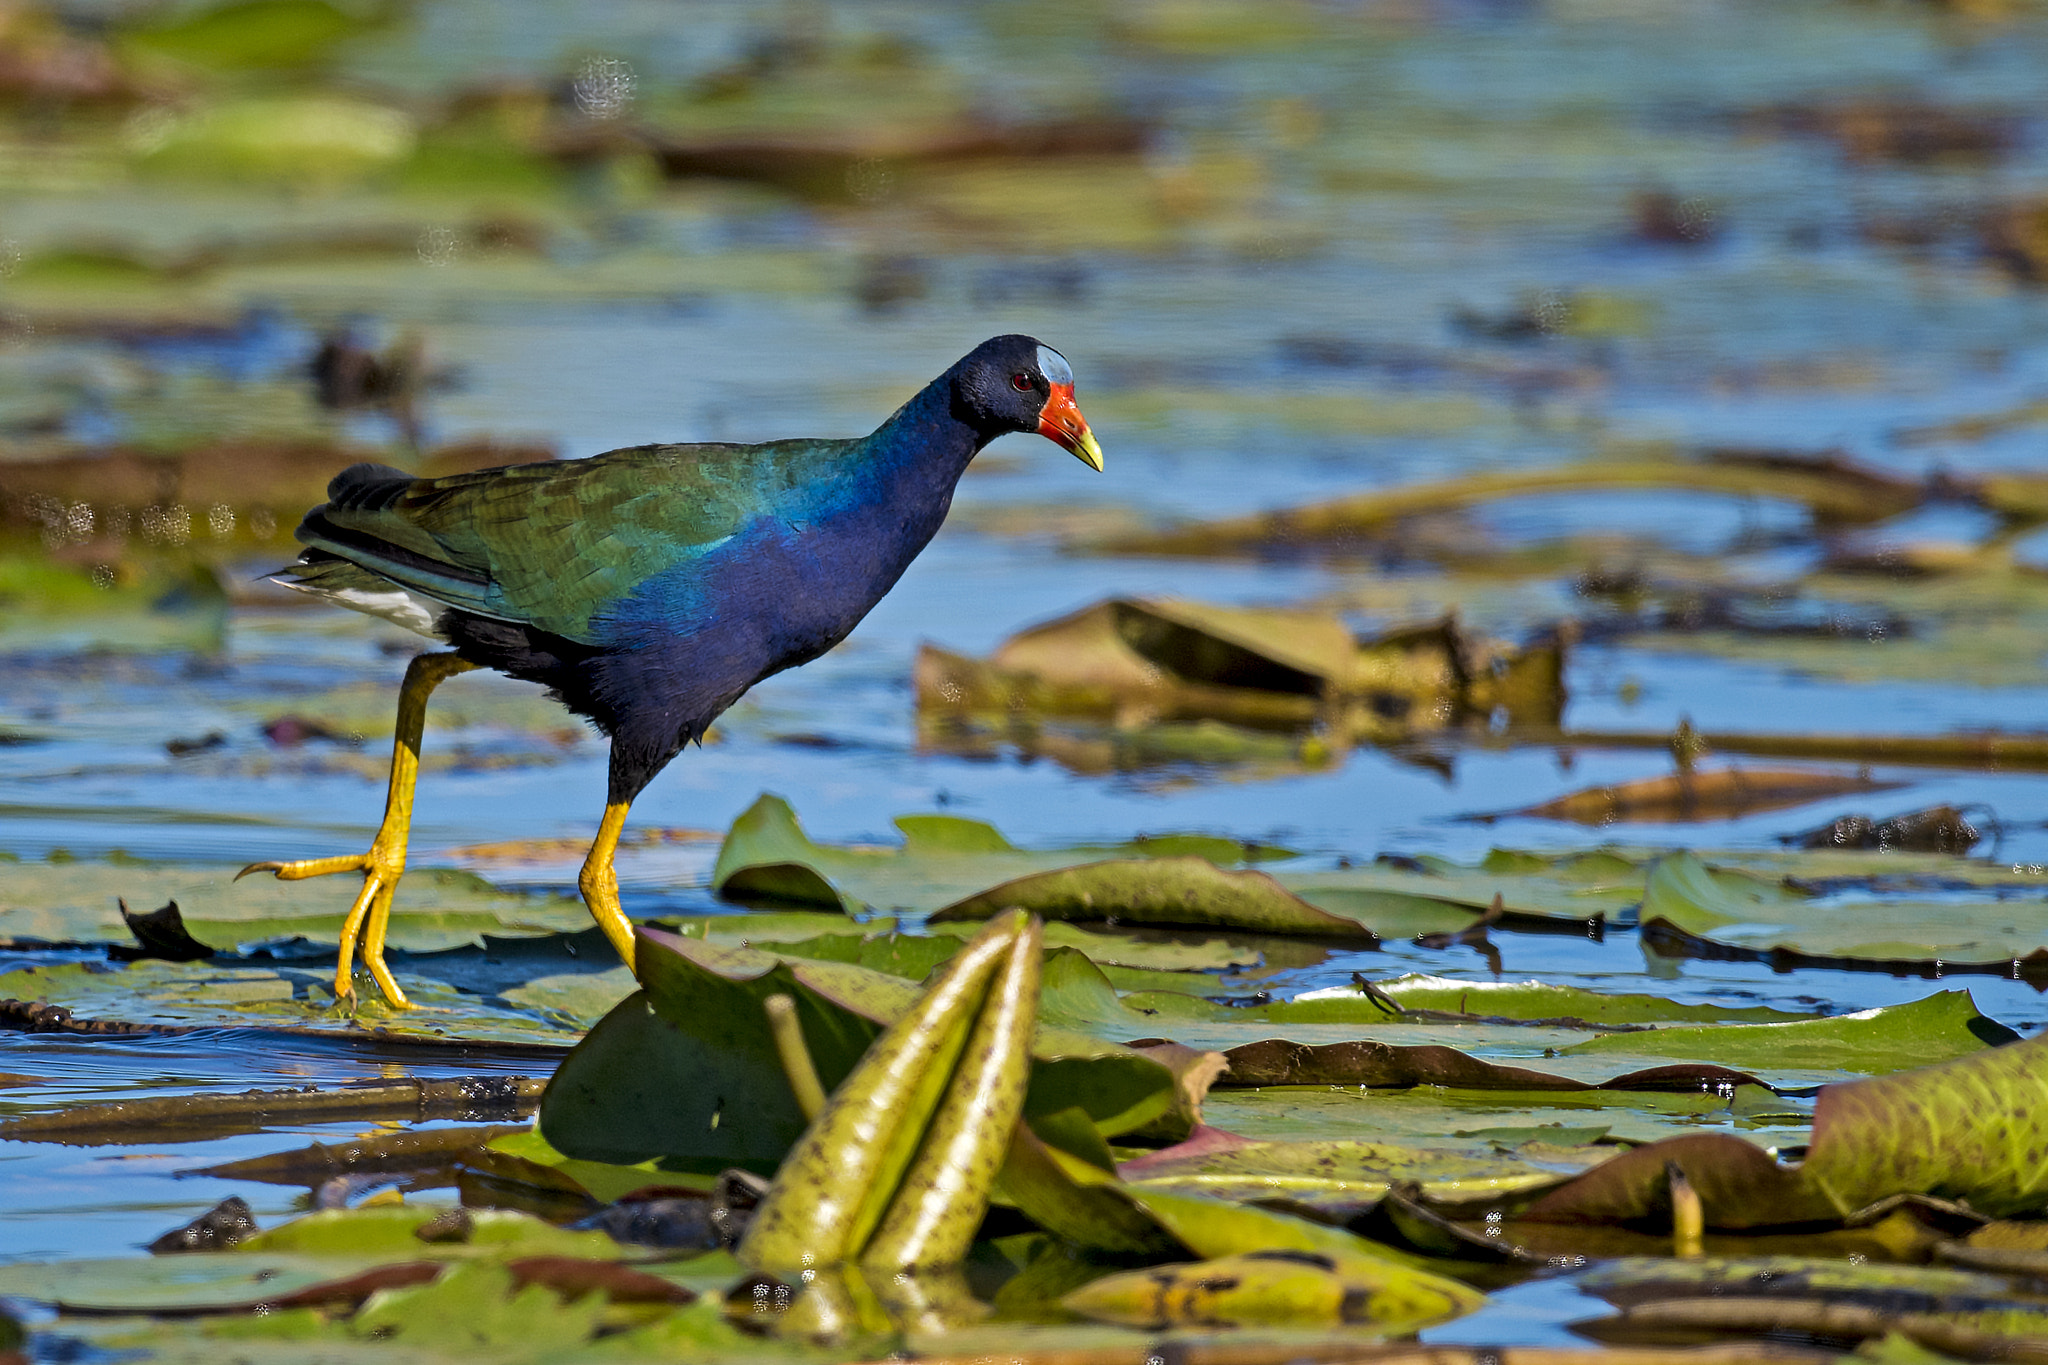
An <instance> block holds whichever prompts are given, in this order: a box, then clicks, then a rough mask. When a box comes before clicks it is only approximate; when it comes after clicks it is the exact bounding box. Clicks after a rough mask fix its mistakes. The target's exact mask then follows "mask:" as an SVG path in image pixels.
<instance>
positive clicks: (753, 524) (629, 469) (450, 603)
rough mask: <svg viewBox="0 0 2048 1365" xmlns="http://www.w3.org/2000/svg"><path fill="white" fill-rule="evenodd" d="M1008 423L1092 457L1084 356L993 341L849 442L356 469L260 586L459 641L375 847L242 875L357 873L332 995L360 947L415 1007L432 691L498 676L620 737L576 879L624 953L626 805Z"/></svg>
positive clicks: (835, 606)
mask: <svg viewBox="0 0 2048 1365" xmlns="http://www.w3.org/2000/svg"><path fill="white" fill-rule="evenodd" d="M1010 432H1037V433H1039V434H1040V435H1042V436H1045V437H1047V438H1048V439H1050V440H1052V441H1053V442H1055V443H1056V444H1058V445H1060V446H1063V447H1064V448H1065V449H1067V450H1068V451H1070V452H1072V453H1073V454H1074V455H1075V456H1076V457H1077V458H1079V459H1080V460H1081V461H1082V462H1083V463H1084V464H1086V465H1088V466H1089V467H1090V468H1092V469H1094V470H1095V471H1096V472H1098V473H1099V472H1101V471H1102V468H1103V461H1102V447H1101V446H1100V445H1099V444H1098V443H1097V441H1096V438H1095V435H1094V433H1093V432H1092V431H1091V430H1090V428H1089V426H1088V422H1087V419H1086V418H1084V417H1083V416H1082V415H1081V410H1080V408H1079V407H1078V406H1076V404H1075V401H1074V372H1073V367H1072V366H1071V365H1070V364H1069V363H1068V362H1067V359H1066V357H1065V356H1063V355H1061V354H1060V353H1059V352H1058V351H1056V350H1054V349H1053V348H1052V347H1050V346H1047V345H1046V344H1044V343H1043V342H1041V341H1038V340H1037V339H1036V338H1033V337H1029V336H1021V335H1009V336H998V337H992V338H990V339H989V340H987V341H984V342H983V343H981V345H979V346H977V347H975V348H974V349H973V350H972V351H969V352H968V353H967V354H966V355H965V356H963V357H962V358H961V359H960V360H959V361H957V362H955V363H954V364H953V365H952V366H951V367H950V368H949V369H947V370H946V371H945V373H943V374H941V375H940V376H939V377H938V378H937V379H934V380H933V381H932V382H931V383H929V384H927V385H926V386H925V387H924V388H923V389H922V390H920V391H919V392H918V393H917V394H915V395H914V396H913V397H912V398H911V399H910V400H909V401H908V402H906V403H904V404H903V406H902V407H900V408H898V409H897V410H896V411H895V412H894V413H893V414H892V415H891V416H890V417H889V418H888V420H887V421H885V422H883V423H882V424H881V425H880V426H879V427H877V428H875V430H874V431H872V432H871V433H869V434H868V435H866V436H861V437H857V438H852V439H836V440H835V439H816V438H813V439H796V440H781V441H770V442H767V443H765V444H760V445H740V444H733V443H726V442H711V443H698V444H669V445H643V446H629V447H626V448H623V449H619V450H611V451H606V452H605V453H603V454H601V455H593V456H590V457H589V458H587V459H580V460H560V461H547V462H543V463H539V464H524V465H513V466H508V467H505V468H499V469H484V470H477V471H474V472H470V473H463V474H453V475H449V476H446V477H443V478H426V479H423V478H417V477H415V476H414V475H412V474H409V473H407V472H405V471H404V470H400V469H394V468H392V467H390V466H389V465H381V464H358V465H352V466H350V467H349V468H347V469H344V470H343V471H342V472H341V473H339V474H337V475H336V476H335V477H334V480H333V482H331V483H330V484H329V485H328V487H327V501H326V502H324V503H321V504H320V505H319V506H317V507H314V508H313V509H312V510H311V511H309V512H307V513H306V515H305V517H304V519H303V520H301V521H300V523H299V525H298V528H297V530H296V532H295V537H296V539H297V540H298V541H299V543H300V544H302V545H304V546H306V549H305V550H304V551H303V552H302V553H301V554H300V556H299V558H298V559H297V560H296V561H294V562H293V563H291V564H289V565H287V566H285V567H284V568H282V569H279V570H276V571H275V572H274V573H272V574H270V575H268V578H269V579H270V581H272V582H275V583H277V584H279V585H281V586H283V587H286V588H290V589H293V590H295V591H298V592H302V593H306V594H309V595H311V596H313V597H315V598H319V599H321V600H323V601H325V602H329V603H332V604H335V605H339V606H343V607H349V608H352V609H353V610H356V611H359V612H364V613H367V614H369V615H372V616H378V617H382V618H384V619H386V620H388V621H392V622H394V623H396V624H398V625H401V626H404V627H406V628H407V629H409V630H412V631H414V632H417V633H418V634H420V635H424V636H426V637H428V638H429V639H433V640H436V641H438V642H440V643H442V644H445V645H447V646H448V648H447V649H445V650H438V651H430V652H426V653H422V654H420V655H418V656H416V657H415V658H414V659H413V660H412V662H411V663H410V664H409V665H408V666H407V668H406V671H405V678H404V681H403V682H402V683H401V684H400V686H399V692H398V715H397V722H396V727H395V728H396V732H397V733H396V738H395V740H394V743H393V745H392V757H391V775H390V785H389V789H388V792H387V795H386V798H385V806H384V817H383V821H382V823H381V824H380V825H379V827H378V830H377V834H376V836H375V837H374V838H373V839H372V841H371V843H370V847H369V849H368V851H366V852H364V853H362V854H346V855H343V856H340V857H330V858H309V859H302V860H299V861H289V862H287V861H275V862H272V861H266V862H257V863H251V864H249V865H248V866H247V867H245V868H243V869H242V870H241V871H240V872H239V873H237V874H236V877H237V880H239V879H240V878H241V877H245V876H248V875H250V874H252V873H258V872H269V873H271V874H273V875H274V876H276V877H278V878H280V879H282V880H286V881H298V880H301V879H304V878H308V877H319V876H326V875H329V874H335V873H348V872H360V873H361V874H362V876H363V884H362V887H361V888H360V890H359V892H358V894H357V895H356V898H355V902H354V904H353V905H352V906H351V907H350V909H349V911H348V915H347V917H346V918H345V920H344V921H343V924H342V929H341V936H340V955H339V958H338V960H337V962H336V967H335V977H334V993H335V997H336V999H337V1002H340V1001H344V1000H346V1001H351V1002H353V1001H354V999H355V985H354V983H355V976H354V971H353V955H354V952H355V949H356V945H357V944H358V943H360V944H361V949H362V959H363V963H364V965H365V966H366V967H368V969H369V971H370V974H371V976H372V978H373V979H374V980H375V982H376V984H377V987H378V989H379V990H380V991H381V992H382V994H383V997H384V999H385V1000H386V1001H387V1002H388V1003H389V1004H390V1005H391V1006H392V1007H394V1008H397V1009H406V1008H410V1007H411V1002H410V1001H408V1000H407V999H406V996H405V992H404V991H403V990H401V989H400V987H399V984H398V982H397V980H396V979H395V978H394V977H393V976H392V974H391V971H390V968H389V966H388V965H387V964H386V962H385V957H384V943H385V937H386V932H387V929H388V926H389V923H390V916H391V905H392V897H393V895H394V893H395V892H396V889H397V886H398V882H399V879H400V877H402V876H403V875H404V872H405V859H406V852H407V846H408V841H409V839H410V835H411V825H412V807H413V790H414V784H415V780H416V778H417V776H418V773H419V752H420V741H421V735H422V733H423V731H424V728H425V724H426V712H427V702H428V699H429V697H430V696H431V695H432V693H433V691H434V689H435V688H436V687H438V686H439V685H440V684H441V683H443V682H445V681H446V680H447V679H449V678H451V677H454V676H456V675H458V674H461V673H465V672H468V671H470V670H472V669H479V668H488V669H495V670H497V671H499V672H501V673H506V674H510V675H511V676H512V677H515V678H522V679H525V680H527V681H529V682H535V683H539V684H540V685H541V686H543V687H545V688H546V689H548V691H549V693H550V695H552V696H553V697H554V698H556V699H557V700H558V701H560V702H561V703H562V704H563V705H565V706H566V707H568V709H569V710H570V711H572V712H574V713H576V714H577V715H579V716H583V717H585V718H586V719H588V720H589V721H591V722H592V723H594V724H595V725H596V726H597V727H598V729H599V730H601V731H602V732H603V733H604V734H606V735H607V736H609V737H610V740H611V757H610V771H609V776H608V782H607V793H606V801H605V808H604V813H603V816H602V817H601V819H600V820H599V822H598V830H597V836H596V838H595V839H594V840H593V841H592V843H591V847H590V853H589V856H588V857H587V858H586V859H585V860H584V863H583V867H582V871H581V873H580V874H579V876H578V878H577V886H578V889H579V890H580V891H581V892H582V895H583V900H584V903H585V905H586V906H587V907H588V908H589V910H590V914H591V917H592V918H593V919H594V920H595V921H596V922H597V925H598V927H599V928H600V929H602V930H603V931H604V933H605V936H606V938H607V939H609V940H610V942H611V944H612V946H613V947H614V948H615V949H616V950H617V951H618V954H619V956H620V958H621V959H622V960H624V962H625V963H626V965H627V966H629V967H630V966H632V964H633V956H634V951H633V946H634V940H633V929H632V924H631V922H630V921H629V920H628V919H627V918H626V915H625V912H624V911H623V910H622V909H621V908H620V904H619V892H618V878H617V875H616V873H615V872H614V869H613V855H614V853H615V852H616V850H617V848H618V844H619V836H620V834H621V832H622V831H623V829H624V828H625V823H626V816H627V812H628V810H629V809H630V807H631V805H632V803H633V801H634V800H635V799H636V798H637V797H638V796H639V795H640V793H641V792H642V791H643V790H645V788H646V786H647V784H648V783H649V782H651V781H652V780H653V779H654V777H655V776H656V775H657V774H658V773H660V772H661V770H662V769H663V768H665V767H666V766H667V765H668V763H669V762H670V760H672V759H674V758H675V757H676V755H677V754H679V753H681V752H682V751H683V749H684V748H685V747H686V746H688V745H689V744H690V743H691V742H692V741H701V740H702V739H703V737H704V733H705V731H706V730H707V729H708V728H709V727H710V725H711V723H712V722H713V721H714V720H715V719H717V717H718V716H719V715H720V714H721V713H722V712H724V711H725V709H726V708H727V707H729V706H731V705H732V704H733V703H734V702H736V701H738V700H739V698H740V697H741V696H742V695H743V694H745V692H746V691H747V689H749V688H751V687H752V686H753V685H754V684H756V683H758V682H760V681H761V680H762V679H763V678H767V677H770V676H772V675H773V674H776V673H779V672H781V671H782V670H784V669H787V668H794V667H796V666H797V665H799V664H803V663H807V662H809V661H810V660H812V659H815V658H817V657H818V656H819V655H821V654H823V653H824V652H825V651H826V650H829V649H831V648H832V647H833V646H834V645H836V644H838V643H839V642H840V641H841V640H843V639H845V638H846V637H847V635H848V634H849V633H850V632H851V631H852V630H853V628H854V627H855V626H856V625H857V624H859V622H860V620H861V618H862V617H864V616H866V615H867V613H868V612H869V610H870V609H872V608H873V607H874V605H875V604H876V603H877V602H879V601H880V600H881V599H882V597H883V595H884V594H885V593H887V592H888V591H889V589H890V588H891V587H893V586H895V584H896V581H897V579H899V578H900V577H902V575H903V572H904V570H905V569H907V568H909V567H910V563H911V561H912V560H913V559H915V558H916V557H917V555H918V552H919V551H921V550H923V549H924V547H925V546H926V544H928V543H929V542H930V541H931V538H932V537H933V536H934V535H935V534H937V532H938V529H939V526H940V524H941V523H942V522H943V521H944V520H945V517H946V513H947V510H948V509H949V508H950V507H951V505H952V501H953V493H954V489H955V486H956V485H957V484H958V482H959V480H960V477H961V475H962V474H964V473H965V472H966V470H967V466H968V463H969V462H970V461H972V460H973V459H974V457H975V456H976V455H977V454H979V453H980V451H981V449H982V448H983V447H984V446H986V445H987V444H988V443H989V442H990V441H992V440H994V439H995V438H996V437H998V436H1002V435H1004V434H1006V433H1010Z"/></svg>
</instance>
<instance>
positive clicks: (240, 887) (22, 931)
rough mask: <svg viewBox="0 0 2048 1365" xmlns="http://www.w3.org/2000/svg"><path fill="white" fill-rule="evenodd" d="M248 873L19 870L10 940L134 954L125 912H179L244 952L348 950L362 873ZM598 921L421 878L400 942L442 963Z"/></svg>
mask: <svg viewBox="0 0 2048 1365" xmlns="http://www.w3.org/2000/svg"><path fill="white" fill-rule="evenodd" d="M239 870H240V869H239V868H238V867H229V866H224V865H206V864H191V863H143V862H133V861H123V862H86V861H79V862H64V863H46V862H36V863H21V864H19V865H17V866H13V867H10V868H9V869H8V871H7V877H6V882H5V885H4V886H0V937H5V938H9V939H13V940H16V941H28V940H38V941H42V942H54V943H132V942H133V941H134V940H133V937H132V936H131V935H130V934H129V932H128V926H127V925H126V924H125V923H124V922H123V921H122V919H121V914H120V911H119V909H118V902H120V901H126V902H127V904H128V908H129V909H131V910H134V911H137V912H140V911H144V910H154V909H155V908H156V907H158V906H160V905H163V904H165V903H166V902H170V901H175V902H177V905H178V909H179V912H180V914H181V916H182V917H183V919H184V923H185V929H186V932H187V933H189V934H191V935H192V936H193V937H194V938H196V939H198V940H199V942H201V943H203V944H205V945H206V946H207V947H209V948H213V949H216V950H218V951H223V952H232V951H235V950H236V949H238V948H241V947H244V946H248V945H253V944H259V943H267V942H275V941H278V940H288V939H293V938H303V939H306V940H308V941H309V942H312V943H316V944H320V945H322V946H328V945H333V944H336V943H338V942H339V936H340V932H341V923H342V919H343V918H344V917H345V916H346V915H347V914H348V908H349V903H350V902H351V901H352V900H353V899H354V898H355V894H356V891H357V889H358V888H359V887H360V886H361V885H362V879H361V878H360V877H358V876H356V875H354V874H346V875H338V876H333V877H315V878H312V879H309V880H306V881H296V882H284V881H278V880H277V879H276V878H274V877H270V876H265V875H257V876H251V877H246V878H244V879H243V880H241V881H239V882H238V881H236V880H235V873H236V872H238V871H239ZM589 926H590V912H589V911H588V910H586V909H584V907H583V903H582V902H581V901H579V900H575V899H573V898H571V897H567V896H543V895H522V894H519V893H517V892H511V891H501V890H499V889H498V888H496V887H494V886H492V885H491V884H490V883H488V882H486V881H484V880H483V879H482V878H480V877H478V876H476V875H475V874H474V873H469V872H457V871H454V870H451V869H447V868H418V869H415V870H413V871H410V872H408V873H407V874H406V875H405V878H404V880H403V881H401V882H400V883H399V884H398V895H397V898H396V900H395V902H394V904H393V907H392V914H391V929H390V935H389V938H388V940H387V941H388V942H389V943H390V945H391V946H392V947H394V948H404V949H409V950H411V951H413V952H435V951H439V950H441V949H446V948H457V947H462V946H465V945H472V946H476V947H482V946H483V942H484V935H485V934H491V935H494V936H497V937H500V938H527V937H537V936H540V935H545V934H559V933H574V932H577V931H579V930H582V929H586V928H588V927H589Z"/></svg>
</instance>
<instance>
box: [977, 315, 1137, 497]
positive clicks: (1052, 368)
mask: <svg viewBox="0 0 2048 1365" xmlns="http://www.w3.org/2000/svg"><path fill="white" fill-rule="evenodd" d="M953 410H954V412H955V413H956V414H957V415H958V416H959V417H961V418H962V419H963V420H964V421H966V422H967V424H968V425H969V426H972V427H973V428H975V429H976V430H977V431H981V432H984V433H986V434H987V435H988V436H989V437H990V438H993V437H996V436H999V435H1001V434H1003V433H1004V432H1008V431H1035V432H1037V433H1038V434H1039V435H1041V436H1043V437H1045V438H1046V439H1047V440H1049V441H1053V442H1056V443H1057V444H1059V445H1062V446H1065V447H1066V448H1067V449H1068V450H1071V451H1073V452H1074V456H1075V458H1076V459H1078V460H1080V461H1081V463H1083V464H1085V465H1087V466H1088V467H1089V468H1090V469H1093V470H1096V471H1098V472H1100V470H1101V469H1102V447H1101V446H1099V445H1097V444H1096V443H1095V433H1093V432H1091V431H1090V430H1088V419H1087V418H1085V417H1083V416H1082V415H1081V409H1079V408H1077V407H1075V406H1074V370H1073V367H1072V366H1071V365H1069V364H1067V358H1066V357H1065V356H1063V355H1061V354H1060V353H1059V352H1058V351H1055V350H1054V349H1053V348H1052V347H1050V346H1047V345H1046V344H1045V343H1044V342H1041V341H1039V340H1037V339H1036V338H1034V337H1027V336H1002V337H993V338H991V339H989V340H988V341H984V342H982V343H981V345H979V346H977V347H975V348H974V350H973V351H971V352H969V353H968V355H967V356H966V358H965V359H963V360H962V361H961V362H960V363H959V364H958V365H956V366H954V367H953Z"/></svg>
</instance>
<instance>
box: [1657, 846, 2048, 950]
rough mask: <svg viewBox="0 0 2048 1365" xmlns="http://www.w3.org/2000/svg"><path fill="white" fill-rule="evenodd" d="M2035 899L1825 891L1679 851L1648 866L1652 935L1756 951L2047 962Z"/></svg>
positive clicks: (2046, 935)
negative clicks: (1664, 928) (1660, 928)
mask: <svg viewBox="0 0 2048 1365" xmlns="http://www.w3.org/2000/svg"><path fill="white" fill-rule="evenodd" d="M1954 861H1955V860H1951V863H1954ZM2029 875H2030V876H2031V882H2030V883H2023V884H2029V885H2034V886H2038V885H2039V883H2040V878H2039V876H2038V875H2034V874H2029ZM2001 880H2003V879H2001ZM2032 904H2033V902H2031V901H2029V900H2019V899H2006V898H2004V897H2000V896H1997V895H1996V894H1995V892H1994V893H1993V894H1986V895H1982V896H1972V897H1966V896H1960V895H1958V896H1952V897H1949V898H1945V899H1942V900H1939V901H1935V900H1927V899H1914V898H1904V897H1901V898H1893V897H1886V896H1877V895H1871V896H1869V897H1867V898H1858V899H1854V900H1851V899H1848V898H1847V897H1840V898H1837V897H1820V896H1813V895H1808V894H1804V893H1802V892H1800V891H1797V890H1794V889H1793V888H1791V887H1789V886H1787V885H1786V884H1785V883H1784V882H1783V881H1777V880H1771V881H1767V880H1763V879H1760V878H1758V877H1757V876H1755V875H1753V874H1750V873H1746V872H1740V871H1735V870H1727V869H1717V868H1715V867H1713V866H1712V865H1710V864H1709V863H1707V862H1705V861H1703V860H1702V859H1701V858H1699V857H1698V856H1697V855H1694V854H1691V853H1674V854H1672V855H1671V856H1670V857H1668V858H1663V859H1660V860H1659V861H1658V863H1657V864H1656V866H1655V867H1654V868H1652V869H1651V872H1650V878H1649V883H1648V885H1647V887H1646V888H1645V889H1644V893H1643V908H1642V920H1643V924H1644V926H1645V929H1646V933H1648V932H1653V931H1654V928H1655V926H1657V925H1658V924H1660V923H1661V924H1663V925H1668V926H1670V927H1671V928H1673V929H1675V930H1677V931H1679V932H1680V933H1681V934H1684V935H1687V936H1690V937H1692V938H1695V939H1701V940H1705V941H1707V942H1710V943H1716V944H1725V945H1728V946H1730V947H1736V948H1742V949H1745V950H1748V951H1752V952H1759V953H1769V952H1773V951H1779V950H1783V951H1789V952H1794V953H1799V954H1804V955H1806V956H1810V957H1826V958H1847V959H1854V960H1858V961H1875V962H1890V961H1906V962H1924V961H1940V962H1948V963H1956V964H1976V965H1984V966H2000V965H2004V964H2008V963H2013V962H2017V961H2019V960H2021V959H2031V958H2034V957H2035V956H2036V955H2039V956H2040V957H2041V958H2042V959H2043V960H2048V927H2044V926H2043V924H2042V923H2041V921H2040V917H2039V916H2038V915H2033V914H2031V913H2029V911H2030V906H2031V905H2032Z"/></svg>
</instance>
